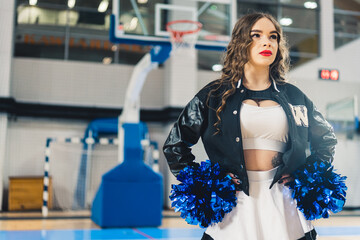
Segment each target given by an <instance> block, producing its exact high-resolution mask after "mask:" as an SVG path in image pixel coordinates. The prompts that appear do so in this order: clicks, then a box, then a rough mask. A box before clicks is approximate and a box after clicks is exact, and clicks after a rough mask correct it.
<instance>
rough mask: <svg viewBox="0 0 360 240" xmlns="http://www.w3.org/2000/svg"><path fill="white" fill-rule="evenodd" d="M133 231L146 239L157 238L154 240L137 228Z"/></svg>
mask: <svg viewBox="0 0 360 240" xmlns="http://www.w3.org/2000/svg"><path fill="white" fill-rule="evenodd" d="M133 230H134V231H135V232H136V233H138V234H140V235H142V236H144V237H146V238H148V239H155V238H153V237H152V236H150V235H147V234H146V233H144V232H142V231H140V230H139V229H137V228H133Z"/></svg>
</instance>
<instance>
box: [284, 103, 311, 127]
mask: <svg viewBox="0 0 360 240" xmlns="http://www.w3.org/2000/svg"><path fill="white" fill-rule="evenodd" d="M289 105H290V109H291V112H292V114H293V116H294V119H295V123H296V125H298V126H303V127H309V121H308V116H307V108H306V106H304V105H295V106H294V105H291V104H290V103H289Z"/></svg>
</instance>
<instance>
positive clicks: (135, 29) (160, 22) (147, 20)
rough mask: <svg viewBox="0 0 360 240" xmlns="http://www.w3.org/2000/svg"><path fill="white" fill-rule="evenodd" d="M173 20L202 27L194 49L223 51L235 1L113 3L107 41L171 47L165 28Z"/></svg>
mask: <svg viewBox="0 0 360 240" xmlns="http://www.w3.org/2000/svg"><path fill="white" fill-rule="evenodd" d="M175 20H192V21H199V22H201V23H202V24H203V27H202V29H201V31H200V32H199V36H198V40H197V43H196V48H198V49H208V50H224V49H226V46H227V45H228V42H229V40H230V35H231V31H232V27H233V26H234V23H235V21H236V0H113V15H112V17H111V26H110V40H111V41H112V42H115V43H133V44H141V45H170V39H169V33H168V32H167V31H166V24H167V23H168V22H170V21H175Z"/></svg>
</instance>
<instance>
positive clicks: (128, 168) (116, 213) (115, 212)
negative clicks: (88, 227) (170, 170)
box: [91, 124, 163, 228]
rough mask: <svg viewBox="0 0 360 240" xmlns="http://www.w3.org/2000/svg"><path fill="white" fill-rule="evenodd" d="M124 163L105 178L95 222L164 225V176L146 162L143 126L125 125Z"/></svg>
mask: <svg viewBox="0 0 360 240" xmlns="http://www.w3.org/2000/svg"><path fill="white" fill-rule="evenodd" d="M124 130H125V144H124V145H125V146H124V151H125V154H124V162H123V163H122V164H120V165H118V166H116V167H115V168H113V169H111V170H110V171H108V172H107V173H105V174H104V175H103V176H102V182H101V185H100V187H99V190H98V192H97V194H96V196H95V199H94V202H93V206H92V216H91V219H92V220H93V221H94V222H95V223H96V224H98V225H99V226H101V227H104V228H107V227H150V226H151V227H155V226H160V225H161V218H162V207H163V202H162V201H163V181H162V176H161V175H160V174H158V173H155V172H154V171H153V170H152V169H151V168H150V167H149V166H147V165H146V164H145V163H144V162H143V159H142V149H141V144H140V140H141V137H142V136H141V135H142V126H141V125H140V124H124Z"/></svg>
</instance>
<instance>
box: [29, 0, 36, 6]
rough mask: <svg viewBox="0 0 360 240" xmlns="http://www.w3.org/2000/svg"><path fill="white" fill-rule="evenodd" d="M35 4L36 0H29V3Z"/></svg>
mask: <svg viewBox="0 0 360 240" xmlns="http://www.w3.org/2000/svg"><path fill="white" fill-rule="evenodd" d="M36 4H37V0H29V5H31V6H35V5H36Z"/></svg>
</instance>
